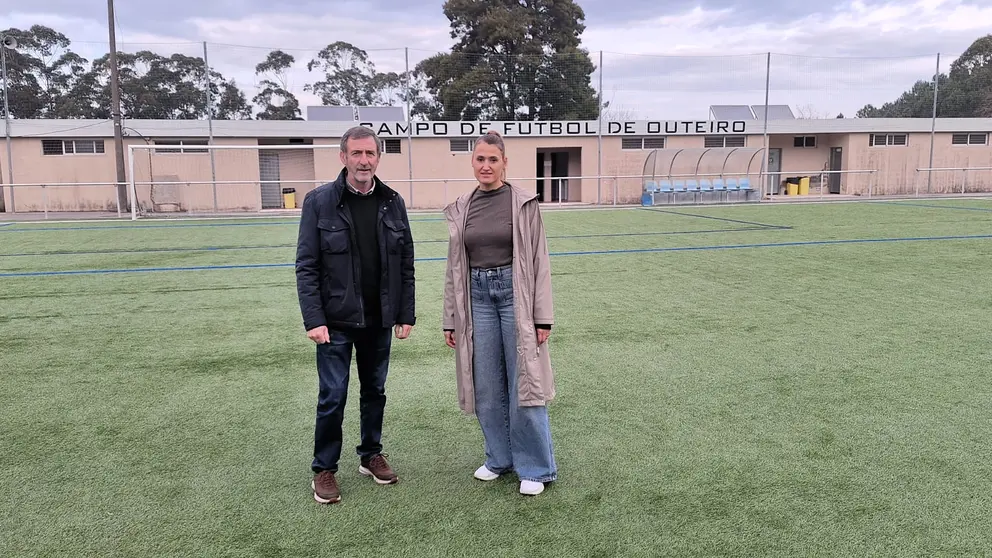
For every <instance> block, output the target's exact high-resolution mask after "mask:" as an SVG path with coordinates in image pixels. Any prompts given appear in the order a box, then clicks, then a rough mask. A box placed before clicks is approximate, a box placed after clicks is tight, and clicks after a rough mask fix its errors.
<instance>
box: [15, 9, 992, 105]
mask: <svg viewBox="0 0 992 558" xmlns="http://www.w3.org/2000/svg"><path fill="white" fill-rule="evenodd" d="M117 4H118V6H117V40H118V43H119V48H121V49H122V50H136V49H138V48H147V49H150V50H156V51H159V52H163V53H168V52H176V51H179V52H184V53H187V54H194V55H199V54H201V53H202V44H201V42H202V41H207V42H208V43H209V60H210V63H211V65H212V66H213V67H214V68H215V69H216V70H218V71H220V72H221V73H223V74H224V75H225V76H227V77H229V78H234V79H236V80H237V82H238V83H239V85H241V87H242V88H243V89H245V90H246V93H247V95H248V98H249V99H250V98H251V97H252V96H253V95H254V93H255V84H256V79H255V77H254V70H253V68H254V65H255V64H256V63H257V62H259V61H261V60H262V59H263V58H264V57H265V55H266V54H267V53H268V51H269V50H271V49H273V48H280V49H283V50H285V51H287V52H289V53H290V54H293V55H294V56H296V58H297V66H298V69H297V70H296V71H295V72H294V73H293V74H292V77H291V83H290V86H291V89H292V90H293V91H294V92H295V93H296V94H297V95H298V97H299V98H300V101H301V105H303V106H306V105H309V104H318V103H317V102H316V100H315V99H314V98H313V97H311V96H310V95H309V94H307V93H305V92H304V91H303V85H304V83H306V81H308V80H309V79H312V75H308V72H307V70H306V67H305V66H306V62H307V61H308V60H309V59H310V58H311V57H312V56H313V55H314V54H315V53H316V52H317V51H318V50H319V49H320V48H321V47H323V46H324V45H326V44H328V43H331V42H334V41H338V40H343V41H348V42H351V43H353V44H355V45H356V46H359V47H361V48H363V49H365V50H367V51H369V53H370V55H371V56H372V58H373V60H374V62H375V63H376V65H377V66H378V68H379V69H380V70H394V71H402V70H403V69H404V51H403V48H404V47H408V48H409V49H410V51H409V57H410V65H411V66H413V65H414V64H416V63H417V62H418V61H420V60H422V59H423V58H426V57H428V56H430V55H431V54H434V53H436V52H438V51H445V50H447V49H448V48H450V46H451V44H452V39H451V38H450V36H449V27H448V21H447V19H446V18H445V17H444V15H443V13H442V11H441V7H440V6H441V2H439V1H438V0H431V1H426V0H369V1H367V2H341V1H335V0H322V1H315V0H264V1H262V0H169V1H165V2H162V1H152V0H118V1H117ZM579 4H580V5H581V6H582V8H583V9H584V10H585V13H586V21H585V25H586V30H585V32H584V33H583V35H582V43H583V46H584V47H585V48H587V49H589V50H590V51H591V53H592V57H593V61H594V62H597V63H598V59H599V52H600V51H602V52H603V67H604V70H603V72H604V73H603V82H604V87H603V90H604V98H605V99H606V100H608V101H610V102H611V104H612V106H613V107H614V108H615V109H617V112H613V113H612V115H613V116H615V117H622V118H631V119H683V118H706V117H707V116H708V114H707V112H708V107H709V105H710V104H762V103H763V102H764V95H765V63H766V59H765V54H764V53H766V52H769V51H770V52H772V53H773V54H772V72H771V93H770V102H771V103H772V104H788V105H790V106H792V108H793V110H794V111H796V112H802V113H806V112H812V113H814V115H818V116H826V117H833V116H836V115H837V113H838V112H843V113H844V114H845V115H847V116H854V113H855V111H857V109H858V108H860V107H861V106H862V105H864V104H865V103H874V104H876V105H880V104H882V103H884V102H885V101H889V100H893V99H895V98H896V97H897V96H898V95H899V94H900V93H901V92H903V91H904V90H906V89H907V88H908V87H909V86H911V85H912V84H913V82H914V81H916V80H917V79H920V78H929V76H931V75H932V73H933V71H934V69H935V64H936V53H938V52H940V53H941V68H942V70H944V71H946V69H947V68H948V66H949V64H950V63H951V62H952V61H953V60H954V58H955V57H956V56H958V55H959V54H960V53H961V52H962V51H963V50H964V49H966V48H967V47H968V45H970V44H971V43H972V41H974V40H975V39H977V38H978V37H980V36H982V35H984V34H986V33H988V30H989V27H988V23H989V22H992V1H990V0H918V1H912V0H904V1H902V2H899V1H894V2H884V1H879V0H864V1H858V2H844V3H839V4H835V3H833V2H816V3H814V4H809V5H808V6H809V8H806V7H804V3H801V2H797V1H795V0H791V1H790V0H701V1H698V2H692V1H688V0H669V1H665V2H661V1H658V0H626V1H624V2H617V1H616V0H580V1H579ZM830 5H833V6H835V7H833V8H828V7H827V6H830ZM389 10H397V12H395V13H394V14H392V15H387V12H388V11H389ZM36 23H40V24H44V25H48V26H50V27H53V28H55V29H57V30H59V31H62V32H63V33H65V34H66V35H68V36H69V38H70V39H71V40H72V41H73V43H74V49H75V50H76V51H77V52H79V53H81V54H82V55H84V56H87V57H88V58H90V59H92V58H94V57H96V56H98V55H99V54H102V53H104V52H106V48H107V47H106V44H107V39H106V37H107V17H106V2H105V0H31V1H30V2H28V1H27V0H0V28H7V27H19V28H26V27H30V26H31V25H32V24H36ZM162 43H166V44H162ZM593 86H594V87H598V86H599V73H598V72H597V73H596V74H594V76H593Z"/></svg>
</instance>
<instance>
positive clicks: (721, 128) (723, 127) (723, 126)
mask: <svg viewBox="0 0 992 558" xmlns="http://www.w3.org/2000/svg"><path fill="white" fill-rule="evenodd" d="M729 125H730V123H729V122H726V121H724V120H721V121H719V122H717V123H716V131H717V132H726V131H727V126H729Z"/></svg>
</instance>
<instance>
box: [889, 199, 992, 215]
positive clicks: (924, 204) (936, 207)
mask: <svg viewBox="0 0 992 558" xmlns="http://www.w3.org/2000/svg"><path fill="white" fill-rule="evenodd" d="M876 203H886V204H891V205H907V206H910V207H927V208H931V209H954V210H957V211H982V212H985V213H992V208H988V207H962V206H960V205H936V204H929V203H915V202H897V201H883V202H876Z"/></svg>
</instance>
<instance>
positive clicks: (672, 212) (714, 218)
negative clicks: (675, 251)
mask: <svg viewBox="0 0 992 558" xmlns="http://www.w3.org/2000/svg"><path fill="white" fill-rule="evenodd" d="M642 209H645V210H647V211H656V212H658V213H668V214H671V215H681V216H683V217H698V218H700V219H713V220H714V221H726V222H728V223H740V224H743V225H752V226H755V227H765V228H769V229H785V230H789V229H792V227H789V226H786V225H769V224H767V223H756V222H754V221H741V220H739V219H728V218H726V217H713V216H712V215H699V214H698V213H683V212H681V211H671V210H668V209H658V208H654V207H645V208H642Z"/></svg>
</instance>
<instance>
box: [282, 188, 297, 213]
mask: <svg viewBox="0 0 992 558" xmlns="http://www.w3.org/2000/svg"><path fill="white" fill-rule="evenodd" d="M282 206H283V209H296V188H283V189H282Z"/></svg>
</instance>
